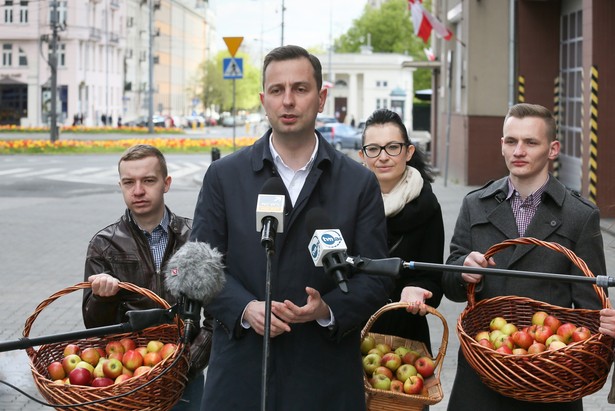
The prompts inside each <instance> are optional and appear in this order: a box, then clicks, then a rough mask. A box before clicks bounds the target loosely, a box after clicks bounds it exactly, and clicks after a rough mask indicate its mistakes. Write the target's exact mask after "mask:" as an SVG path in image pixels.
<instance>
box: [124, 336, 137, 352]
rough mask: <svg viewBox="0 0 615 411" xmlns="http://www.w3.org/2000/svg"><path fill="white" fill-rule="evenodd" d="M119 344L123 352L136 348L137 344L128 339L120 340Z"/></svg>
mask: <svg viewBox="0 0 615 411" xmlns="http://www.w3.org/2000/svg"><path fill="white" fill-rule="evenodd" d="M120 344H122V347H124V352H126V351H129V350H134V349H135V348H137V343H135V340H133V339H132V338H129V337H124V338H122V339H121V340H120Z"/></svg>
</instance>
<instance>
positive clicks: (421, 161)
mask: <svg viewBox="0 0 615 411" xmlns="http://www.w3.org/2000/svg"><path fill="white" fill-rule="evenodd" d="M374 124H393V125H395V126H397V128H398V129H399V132H400V133H401V136H402V138H403V139H404V142H405V143H406V144H408V145H413V146H414V154H413V155H412V158H411V159H410V161H408V162H407V163H406V164H408V165H409V166H411V167H414V168H416V169H417V170H418V171H419V173H421V177H423V180H426V181H429V182H430V183H433V181H434V177H433V172H432V170H431V166H430V165H429V164H428V163H427V160H426V159H425V157H426V156H425V153H424V152H423V151H422V150H421V149H420V148H419V147H418V146H416V145H414V144H412V141H411V140H410V136H408V130H407V129H406V126H405V125H404V122H403V121H402V120H401V117H399V114H397V113H396V112H394V111H392V110H389V109H386V108H381V109H378V110H376V111H374V112H373V113H372V115H371V116H369V118H368V119H367V120H366V121H365V128H364V129H363V135H362V137H361V144H365V132H366V131H367V129H368V128H369V127H370V126H372V125H374Z"/></svg>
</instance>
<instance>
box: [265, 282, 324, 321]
mask: <svg viewBox="0 0 615 411" xmlns="http://www.w3.org/2000/svg"><path fill="white" fill-rule="evenodd" d="M305 292H306V293H307V294H308V299H307V303H306V304H305V305H304V306H302V307H299V306H297V305H295V304H294V303H293V302H292V301H289V300H285V301H284V302H283V303H280V302H276V303H273V304H272V305H271V311H272V312H273V313H274V314H275V315H276V316H277V317H278V318H280V319H281V320H282V321H284V322H286V323H288V324H293V323H307V322H310V321H315V320H327V319H330V318H331V317H330V311H329V306H328V305H327V304H326V303H325V302H324V301H323V300H322V298H320V293H319V292H318V291H317V290H316V289H314V288H311V287H305Z"/></svg>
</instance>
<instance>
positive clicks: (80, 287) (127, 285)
mask: <svg viewBox="0 0 615 411" xmlns="http://www.w3.org/2000/svg"><path fill="white" fill-rule="evenodd" d="M119 286H120V288H121V289H123V290H127V291H132V292H134V293H137V294H141V295H143V296H145V297H148V298H150V299H151V300H153V301H154V302H156V303H158V304H159V305H160V306H162V308H164V309H168V308H170V307H171V306H170V305H169V303H168V302H166V301H165V300H164V299H162V298H161V297H160V296H158V295H157V294H156V293H154V292H153V291H151V290H148V289H147V288H142V287H139V286H137V285H134V284H132V283H128V282H121V281H120V283H119ZM86 288H91V283H89V282H82V283H77V284H75V285H73V286H71V287H66V288H64V289H62V290H60V291H57V292H56V293H55V294H53V295H51V296H49V297H47V298H46V299H45V300H43V301H42V302H41V303H40V304H39V305H38V306H37V307H36V309H35V310H34V313H32V315H30V317H28V319H27V320H26V324H25V326H24V330H23V336H24V337H26V338H27V337H28V336H29V335H30V330H31V329H32V325H33V324H34V321H35V320H36V318H37V317H38V316H39V314H40V313H41V312H42V311H43V310H44V309H45V308H46V307H47V306H49V305H50V304H51V303H53V302H54V301H55V300H57V299H58V298H60V297H62V296H64V295H67V294H70V293H72V292H74V291H78V290H83V289H86ZM179 321H180V320H179V318H178V324H180V323H179ZM28 350H34V349H33V348H28Z"/></svg>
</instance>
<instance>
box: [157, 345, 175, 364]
mask: <svg viewBox="0 0 615 411" xmlns="http://www.w3.org/2000/svg"><path fill="white" fill-rule="evenodd" d="M175 350H177V344H173V343H166V344H165V345H163V346H162V349H161V350H160V355H161V356H162V359H163V360H164V359H166V358H168V357H170V356H171V355H173V353H174V352H175Z"/></svg>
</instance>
